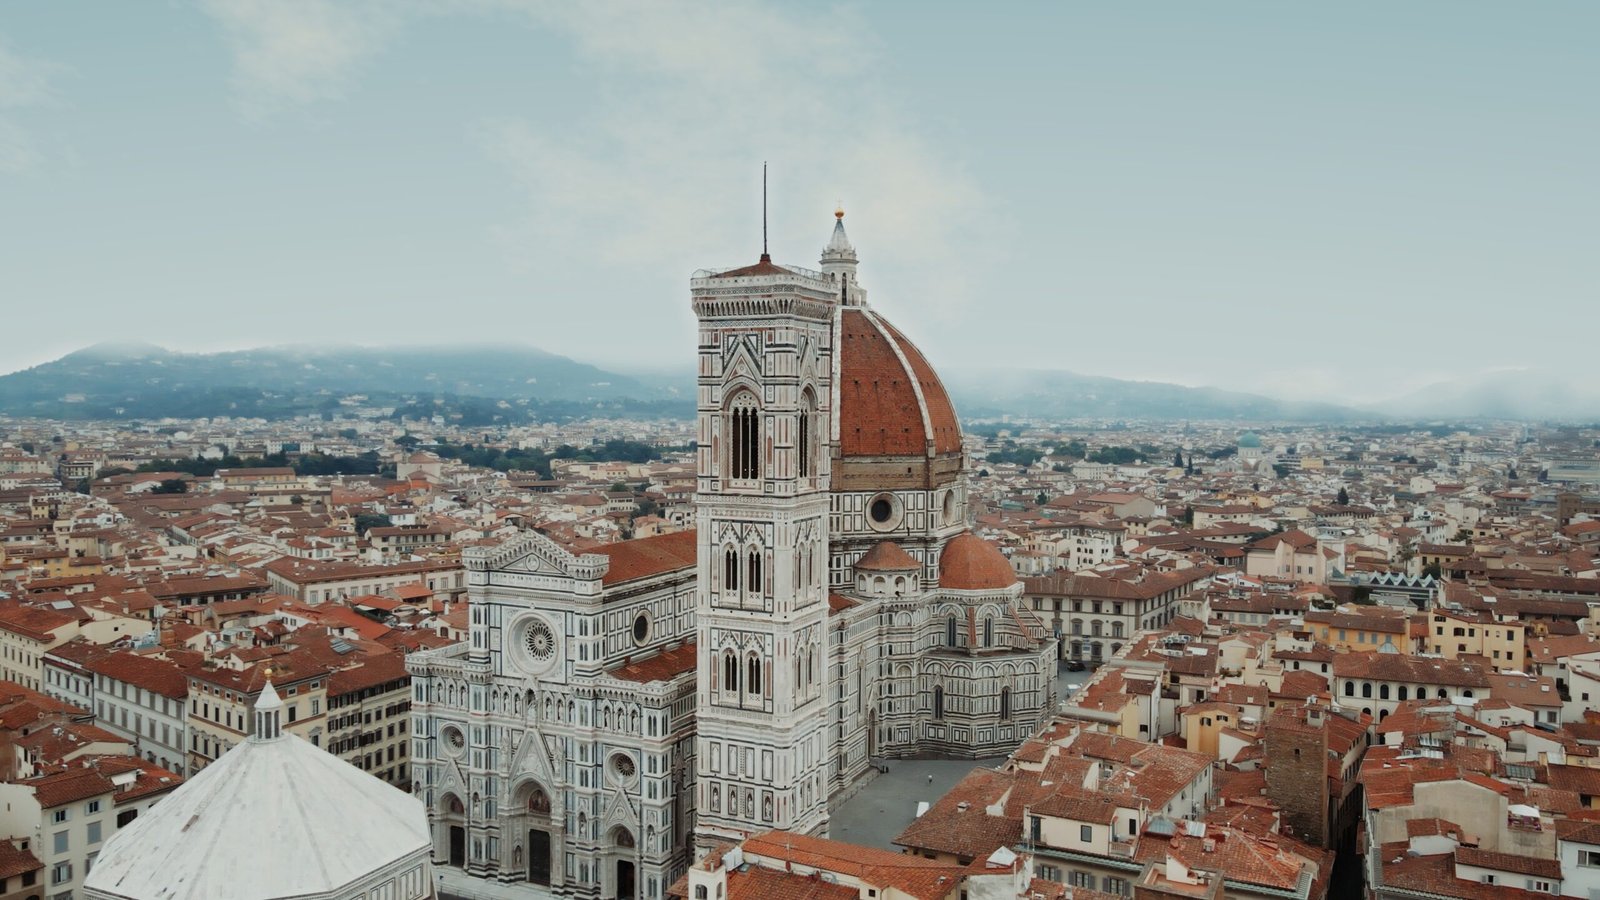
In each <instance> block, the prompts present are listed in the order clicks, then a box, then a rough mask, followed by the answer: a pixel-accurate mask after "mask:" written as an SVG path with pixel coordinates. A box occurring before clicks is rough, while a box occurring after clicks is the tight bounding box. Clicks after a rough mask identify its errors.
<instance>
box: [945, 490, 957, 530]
mask: <svg viewBox="0 0 1600 900" xmlns="http://www.w3.org/2000/svg"><path fill="white" fill-rule="evenodd" d="M955 520H956V492H955V491H945V492H944V523H945V524H946V525H951V524H954V523H955Z"/></svg>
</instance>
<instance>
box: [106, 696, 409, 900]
mask: <svg viewBox="0 0 1600 900" xmlns="http://www.w3.org/2000/svg"><path fill="white" fill-rule="evenodd" d="M281 709H282V702H281V701H280V700H279V699H278V696H277V694H276V693H275V692H274V691H273V690H272V686H271V685H270V684H269V685H267V686H266V688H265V689H264V690H263V691H262V694H261V699H260V700H259V701H258V702H257V704H256V712H257V729H256V733H255V734H253V735H251V736H250V737H249V738H247V739H245V740H244V741H243V742H241V743H240V744H238V745H237V746H235V747H234V748H233V749H231V750H229V751H228V752H227V753H224V754H222V756H221V757H220V758H218V759H217V761H216V762H214V763H212V764H211V765H209V766H207V767H206V768H204V769H202V770H201V771H200V773H199V774H198V775H195V776H194V777H193V778H191V779H189V780H188V781H187V782H186V783H184V784H183V785H182V786H181V787H179V788H178V789H177V790H176V791H173V792H172V796H170V797H167V798H166V799H165V800H162V801H161V802H160V803H158V804H156V805H155V806H153V807H151V808H150V810H149V811H148V812H145V813H143V814H142V815H140V816H139V817H138V818H137V819H135V820H133V821H132V822H130V823H128V825H127V826H126V827H124V828H123V829H122V830H121V831H118V832H117V833H116V834H115V835H114V836H112V838H111V840H110V841H108V842H107V843H106V846H105V850H104V851H103V852H102V853H101V854H100V856H99V858H98V859H97V860H96V861H95V865H94V869H93V871H91V872H90V873H89V876H88V878H87V879H85V880H84V884H83V890H82V896H85V897H88V898H91V900H147V898H148V900H157V898H159V900H214V898H217V897H229V898H234V900H269V898H280V897H295V898H332V900H339V898H345V897H355V896H360V895H365V893H366V892H367V891H368V890H370V889H371V888H373V887H376V886H381V884H383V883H385V882H389V883H393V882H394V880H395V879H397V878H402V877H404V878H409V879H410V880H413V881H418V882H420V884H421V886H422V887H423V888H425V889H430V890H431V889H432V886H433V885H432V881H433V876H432V872H431V864H430V862H429V855H430V854H431V852H432V849H433V839H432V837H431V836H430V835H429V834H428V820H427V812H426V811H425V809H424V808H423V805H422V802H421V801H420V800H417V799H416V798H414V797H412V796H411V795H410V794H407V793H405V792H404V791H400V790H397V789H396V788H394V787H393V786H391V785H389V784H388V783H386V782H383V781H380V780H378V779H377V778H374V777H373V776H371V775H368V774H367V773H366V772H363V771H361V770H360V769H358V768H356V767H355V766H353V765H351V764H349V763H347V762H345V761H344V760H342V759H340V758H339V757H337V756H334V755H333V754H332V753H329V752H328V751H326V750H323V749H321V748H319V747H314V746H312V745H311V743H310V742H309V741H306V740H305V739H303V738H300V737H296V736H293V735H287V734H283V733H282V732H281V730H280V727H279V719H278V715H279V711H280V710H281ZM264 716H270V723H269V724H268V725H267V726H266V727H265V728H263V727H262V725H261V722H262V719H263V717H264ZM263 735H265V736H263ZM393 889H394V895H395V896H402V895H404V896H412V895H410V894H404V891H403V890H402V889H401V886H400V885H399V884H394V888H393Z"/></svg>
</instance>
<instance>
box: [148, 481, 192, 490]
mask: <svg viewBox="0 0 1600 900" xmlns="http://www.w3.org/2000/svg"><path fill="white" fill-rule="evenodd" d="M150 493H152V494H187V493H189V482H187V481H184V480H183V479H182V478H163V479H161V483H160V484H158V485H156V486H155V488H154V489H152V490H151V491H150Z"/></svg>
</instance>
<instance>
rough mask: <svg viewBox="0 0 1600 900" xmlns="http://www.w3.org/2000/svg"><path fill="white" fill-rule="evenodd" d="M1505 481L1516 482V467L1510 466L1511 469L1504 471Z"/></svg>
mask: <svg viewBox="0 0 1600 900" xmlns="http://www.w3.org/2000/svg"><path fill="white" fill-rule="evenodd" d="M1506 480H1508V481H1516V480H1517V467H1516V466H1512V467H1511V468H1509V469H1507V470H1506Z"/></svg>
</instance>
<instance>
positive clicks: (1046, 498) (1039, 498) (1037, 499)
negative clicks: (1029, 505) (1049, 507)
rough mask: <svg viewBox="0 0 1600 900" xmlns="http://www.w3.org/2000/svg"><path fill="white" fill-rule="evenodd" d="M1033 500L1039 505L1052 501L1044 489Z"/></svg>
mask: <svg viewBox="0 0 1600 900" xmlns="http://www.w3.org/2000/svg"><path fill="white" fill-rule="evenodd" d="M1033 502H1034V503H1036V504H1038V505H1039V506H1043V505H1045V504H1046V503H1049V502H1050V497H1049V495H1048V494H1046V493H1045V492H1044V491H1040V492H1039V495H1038V496H1037V497H1034V498H1033Z"/></svg>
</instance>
